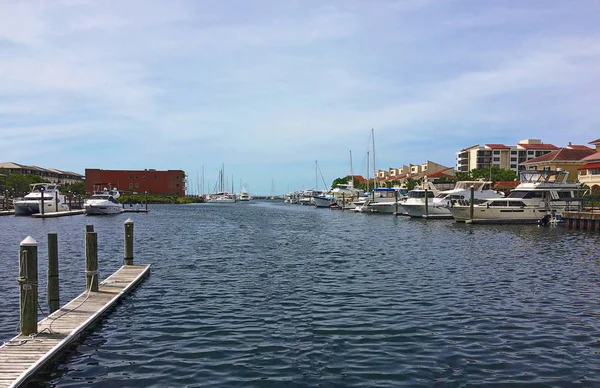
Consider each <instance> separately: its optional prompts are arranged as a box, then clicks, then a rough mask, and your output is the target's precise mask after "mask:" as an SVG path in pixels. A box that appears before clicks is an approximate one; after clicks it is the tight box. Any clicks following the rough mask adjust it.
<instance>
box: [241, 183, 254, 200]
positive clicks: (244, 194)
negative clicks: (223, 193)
mask: <svg viewBox="0 0 600 388" xmlns="http://www.w3.org/2000/svg"><path fill="white" fill-rule="evenodd" d="M250 199H251V197H250V194H248V187H247V186H246V185H243V186H242V190H241V191H240V195H239V197H238V200H239V201H240V202H248V201H250Z"/></svg>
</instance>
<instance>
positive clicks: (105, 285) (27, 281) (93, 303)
mask: <svg viewBox="0 0 600 388" xmlns="http://www.w3.org/2000/svg"><path fill="white" fill-rule="evenodd" d="M124 226H125V233H124V234H125V252H124V265H123V266H122V267H121V268H119V269H118V270H117V271H116V272H115V273H113V274H112V275H110V276H109V277H108V278H106V279H105V280H103V281H102V282H99V281H98V277H99V275H98V262H97V252H98V250H97V236H96V233H95V232H94V231H93V226H92V225H88V226H87V227H86V230H87V231H86V255H85V256H86V262H85V269H86V271H85V281H86V289H85V291H84V292H82V293H81V294H80V295H79V296H77V297H76V298H75V299H73V300H71V301H70V302H69V303H67V304H66V305H64V306H63V307H59V303H58V300H59V297H58V244H57V236H56V234H55V233H49V234H48V307H49V311H50V314H49V315H48V316H47V317H46V318H44V319H42V320H41V321H39V322H37V311H38V305H39V304H38V295H37V294H38V289H37V288H38V286H37V284H38V278H37V242H36V241H35V240H34V239H33V238H31V237H28V238H26V239H25V240H23V241H22V242H21V247H20V252H19V264H20V265H19V278H18V283H19V287H20V290H21V298H20V299H21V308H20V312H21V317H20V322H21V323H20V331H21V333H20V334H19V335H17V336H16V337H14V338H12V339H11V340H9V341H7V342H5V343H4V344H3V345H2V346H0V388H4V387H19V386H22V385H23V384H26V383H27V382H28V381H30V380H31V379H32V378H34V377H35V375H36V374H37V373H38V372H40V371H42V370H44V369H45V368H46V367H47V366H48V365H49V364H50V363H51V362H52V361H53V360H55V359H56V358H57V357H58V356H60V355H61V354H62V353H63V352H64V351H65V350H66V349H68V348H69V347H70V346H71V345H73V344H74V343H75V342H76V341H77V340H78V338H80V336H81V335H82V333H83V332H84V331H85V330H86V329H88V328H89V327H90V326H92V325H93V324H94V323H96V322H97V321H98V320H99V319H100V318H101V317H102V316H103V315H104V314H105V313H106V312H107V311H108V310H109V309H110V308H111V307H113V306H114V305H115V304H116V303H117V302H118V301H119V300H120V299H122V298H123V297H124V296H125V295H127V294H128V293H130V292H131V291H132V290H133V289H134V288H135V287H136V286H137V285H138V284H139V283H140V282H141V281H142V280H143V279H144V278H145V277H146V275H148V274H149V272H150V265H134V264H133V221H132V220H131V219H128V220H127V221H125V225H124Z"/></svg>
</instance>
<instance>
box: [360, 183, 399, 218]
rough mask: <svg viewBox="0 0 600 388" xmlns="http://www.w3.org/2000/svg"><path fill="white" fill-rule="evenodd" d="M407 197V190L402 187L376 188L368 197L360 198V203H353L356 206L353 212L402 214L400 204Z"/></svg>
mask: <svg viewBox="0 0 600 388" xmlns="http://www.w3.org/2000/svg"><path fill="white" fill-rule="evenodd" d="M407 195H408V190H407V189H405V188H403V187H392V188H388V187H377V188H375V189H374V190H373V192H372V193H371V195H370V196H367V197H362V198H361V199H363V198H364V200H363V201H362V203H360V202H355V204H357V206H356V208H355V209H354V210H355V211H357V212H360V213H381V214H393V213H396V212H398V213H402V212H403V208H402V206H401V204H402V203H403V202H404V200H405V199H406V198H407Z"/></svg>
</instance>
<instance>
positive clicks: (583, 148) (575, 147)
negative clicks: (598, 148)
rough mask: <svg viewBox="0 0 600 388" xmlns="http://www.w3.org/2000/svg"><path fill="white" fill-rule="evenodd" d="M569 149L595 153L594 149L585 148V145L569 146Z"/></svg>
mask: <svg viewBox="0 0 600 388" xmlns="http://www.w3.org/2000/svg"><path fill="white" fill-rule="evenodd" d="M567 148H570V149H572V150H592V151H594V149H593V148H590V147H588V146H585V145H577V144H569V145H568V146H567Z"/></svg>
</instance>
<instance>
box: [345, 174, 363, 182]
mask: <svg viewBox="0 0 600 388" xmlns="http://www.w3.org/2000/svg"><path fill="white" fill-rule="evenodd" d="M348 178H354V180H355V181H358V182H361V183H362V182H366V181H367V180H366V179H365V178H364V177H363V176H362V175H348Z"/></svg>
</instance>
